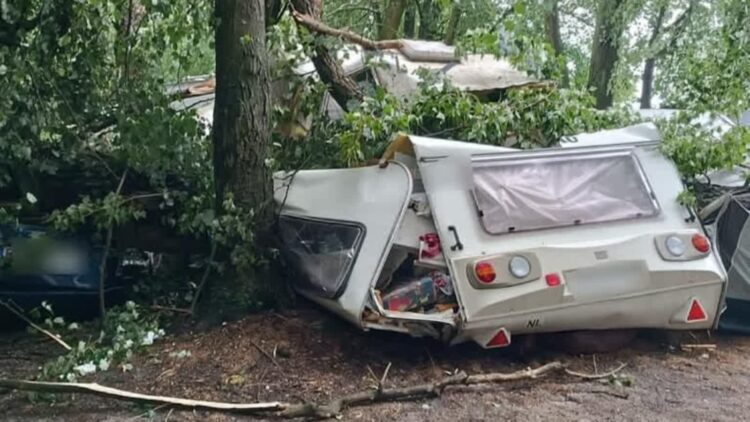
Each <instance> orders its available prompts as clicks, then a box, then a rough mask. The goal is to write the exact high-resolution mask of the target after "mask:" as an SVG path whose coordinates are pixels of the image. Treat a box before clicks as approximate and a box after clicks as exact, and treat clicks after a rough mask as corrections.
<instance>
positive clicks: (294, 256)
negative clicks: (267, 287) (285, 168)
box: [279, 215, 365, 299]
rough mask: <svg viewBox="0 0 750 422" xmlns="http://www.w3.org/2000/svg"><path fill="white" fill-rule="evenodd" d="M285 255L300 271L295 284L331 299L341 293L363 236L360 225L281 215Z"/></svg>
mask: <svg viewBox="0 0 750 422" xmlns="http://www.w3.org/2000/svg"><path fill="white" fill-rule="evenodd" d="M279 228H280V232H281V233H280V235H281V240H282V242H283V245H284V254H285V256H286V258H287V259H288V260H289V262H290V264H291V265H292V266H294V268H295V269H296V270H297V271H298V272H299V273H300V275H301V276H302V279H301V280H298V282H297V287H298V288H300V289H302V290H307V291H310V292H312V293H315V294H316V295H318V296H322V297H324V298H328V299H333V298H336V297H337V296H338V295H340V294H341V293H342V292H343V289H344V286H345V285H346V282H347V280H348V279H349V274H350V273H351V270H352V266H353V265H354V261H355V260H356V258H357V253H359V248H360V246H361V245H362V239H363V238H364V235H365V229H364V227H363V226H361V225H358V224H354V223H346V222H338V221H336V222H332V221H328V220H317V219H315V220H313V219H306V218H297V217H291V216H285V215H284V216H281V218H280V220H279Z"/></svg>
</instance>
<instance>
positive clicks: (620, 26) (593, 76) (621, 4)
mask: <svg viewBox="0 0 750 422" xmlns="http://www.w3.org/2000/svg"><path fill="white" fill-rule="evenodd" d="M624 9H625V0H601V1H600V2H599V6H598V8H597V11H596V27H595V29H594V40H593V46H592V48H591V63H590V66H589V80H588V87H589V88H590V89H593V90H594V96H595V97H596V108H598V109H605V108H608V107H610V106H612V101H613V95H612V91H611V89H610V83H611V81H612V76H613V75H614V71H615V64H616V63H617V60H618V59H619V51H618V48H619V46H618V44H619V42H620V38H621V36H622V33H623V30H624V29H625V22H623V21H624V20H625V16H623V15H624Z"/></svg>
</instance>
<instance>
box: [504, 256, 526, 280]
mask: <svg viewBox="0 0 750 422" xmlns="http://www.w3.org/2000/svg"><path fill="white" fill-rule="evenodd" d="M508 269H509V270H510V273H511V274H513V277H516V278H524V277H528V275H529V273H530V272H531V264H530V263H529V260H528V259H526V258H524V257H522V256H514V257H513V258H511V259H510V263H509V264H508Z"/></svg>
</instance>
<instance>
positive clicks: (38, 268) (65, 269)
mask: <svg viewBox="0 0 750 422" xmlns="http://www.w3.org/2000/svg"><path fill="white" fill-rule="evenodd" d="M102 254H103V250H102V248H100V247H95V246H93V245H92V244H91V243H90V242H89V241H88V240H86V239H84V238H80V237H77V236H70V235H59V234H56V233H54V232H52V231H51V230H49V229H47V228H45V227H41V226H31V225H6V226H0V257H1V258H0V300H2V301H5V302H12V303H14V304H15V305H18V306H19V307H20V308H22V309H24V310H26V311H29V310H31V309H33V308H36V307H39V306H40V304H41V303H42V302H43V301H46V302H47V303H49V304H51V305H52V308H53V310H54V313H55V315H58V316H63V317H66V318H68V319H72V320H80V319H86V318H90V317H93V316H95V315H97V314H98V312H99V281H100V279H101V277H100V270H99V267H100V265H101V260H102ZM107 267H108V270H107V272H108V276H107V281H106V284H107V288H106V290H105V293H106V294H105V298H106V300H107V303H108V304H110V303H116V302H121V301H122V300H123V295H124V291H123V290H124V289H123V286H122V285H120V284H118V282H117V281H116V280H115V277H114V276H113V275H114V272H115V269H116V265H113V264H109V265H107ZM16 323H17V317H15V316H14V315H13V314H11V313H10V312H8V311H7V310H6V309H5V308H4V307H0V325H16Z"/></svg>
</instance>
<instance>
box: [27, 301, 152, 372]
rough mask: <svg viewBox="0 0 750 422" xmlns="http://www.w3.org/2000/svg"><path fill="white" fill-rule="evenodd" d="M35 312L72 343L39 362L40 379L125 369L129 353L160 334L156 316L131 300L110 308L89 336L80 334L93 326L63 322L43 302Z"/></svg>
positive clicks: (144, 346)
mask: <svg viewBox="0 0 750 422" xmlns="http://www.w3.org/2000/svg"><path fill="white" fill-rule="evenodd" d="M35 313H36V314H37V316H41V318H42V319H43V320H44V322H43V324H44V325H46V326H47V328H48V329H50V330H51V331H52V332H54V333H57V334H59V335H60V336H61V338H62V339H63V340H64V341H66V342H67V343H68V344H70V345H71V346H72V350H70V351H69V352H67V353H66V354H64V355H61V356H59V357H58V358H57V359H53V360H51V361H49V362H47V363H45V364H44V365H43V366H42V368H41V370H40V373H39V376H38V378H39V380H43V381H69V382H74V381H76V380H77V379H78V378H79V377H81V376H85V375H89V374H92V373H94V372H101V371H107V370H110V369H120V370H122V371H129V370H131V369H132V368H133V365H132V364H131V363H130V362H129V361H130V359H131V358H132V357H133V355H134V354H135V353H137V352H138V351H139V350H142V349H144V348H146V347H148V346H150V345H152V344H153V343H154V341H155V340H158V339H159V338H161V337H163V336H164V330H163V329H161V328H159V323H158V321H157V319H156V318H155V317H154V316H153V315H151V314H148V313H145V312H144V310H143V309H141V308H140V307H139V306H138V305H136V304H135V303H133V302H128V303H126V304H125V306H123V307H117V308H112V309H110V310H109V311H108V312H107V315H106V316H105V318H104V321H103V323H102V326H101V330H99V332H98V335H97V336H96V337H95V338H94V339H93V340H92V339H91V337H90V336H87V337H84V334H89V335H90V334H92V331H93V327H90V326H87V325H83V326H82V325H79V324H77V323H71V324H67V323H66V322H65V320H64V319H63V318H62V317H59V316H55V315H54V312H53V309H52V307H51V306H50V305H49V304H47V303H43V304H42V309H41V310H36V311H35ZM93 333H95V331H93Z"/></svg>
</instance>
